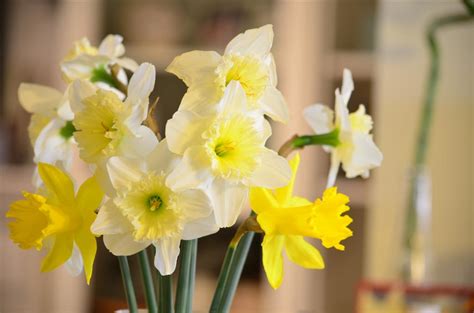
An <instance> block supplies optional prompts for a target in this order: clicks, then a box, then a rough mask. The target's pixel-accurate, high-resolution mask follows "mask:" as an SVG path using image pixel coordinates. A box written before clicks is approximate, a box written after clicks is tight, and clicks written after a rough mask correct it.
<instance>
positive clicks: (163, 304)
mask: <svg viewBox="0 0 474 313" xmlns="http://www.w3.org/2000/svg"><path fill="white" fill-rule="evenodd" d="M158 281H159V284H160V299H159V304H160V313H173V311H174V309H173V285H172V283H173V282H172V280H171V275H165V276H163V275H161V273H159V272H158Z"/></svg>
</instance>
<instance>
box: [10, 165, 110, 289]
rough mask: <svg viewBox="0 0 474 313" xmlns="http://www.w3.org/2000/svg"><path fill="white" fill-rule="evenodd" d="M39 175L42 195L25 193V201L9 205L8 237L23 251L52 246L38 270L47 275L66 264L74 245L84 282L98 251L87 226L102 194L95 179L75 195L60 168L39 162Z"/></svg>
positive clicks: (89, 181)
mask: <svg viewBox="0 0 474 313" xmlns="http://www.w3.org/2000/svg"><path fill="white" fill-rule="evenodd" d="M38 169H39V175H40V177H41V179H42V180H43V183H44V185H45V187H46V193H45V195H40V194H31V193H27V192H24V193H23V195H24V197H25V199H24V200H18V201H16V202H14V203H12V204H11V205H10V210H9V211H8V212H7V214H6V216H7V217H8V218H12V219H13V221H11V222H10V223H9V225H8V226H9V229H10V238H11V239H12V240H13V242H15V243H16V244H18V246H19V247H20V248H22V249H30V248H36V249H37V250H41V249H42V248H43V244H44V243H45V242H48V243H51V244H52V246H51V247H50V249H49V252H48V254H47V256H46V257H45V259H44V260H43V263H42V265H41V271H43V272H48V271H52V270H54V269H56V268H57V267H58V266H60V265H62V264H64V263H65V262H68V260H70V259H71V257H72V256H73V251H74V248H75V246H76V247H77V248H78V249H79V251H80V258H81V260H82V262H83V267H84V272H85V275H86V279H87V283H89V281H90V278H91V275H92V267H93V264H94V258H95V254H96V250H97V244H96V239H95V236H94V235H93V234H92V233H91V231H90V226H91V225H92V222H93V221H94V220H95V218H96V213H95V210H96V209H97V208H98V207H99V206H100V203H101V201H102V197H103V192H102V191H101V189H100V187H99V185H98V184H97V182H96V181H95V179H94V178H90V179H88V180H87V181H85V182H84V184H82V185H81V187H80V188H79V191H78V192H77V195H74V184H73V182H72V181H71V179H70V178H69V177H68V175H67V174H65V173H64V172H62V171H61V170H60V169H59V168H57V167H55V166H52V165H49V164H46V163H40V164H39V165H38Z"/></svg>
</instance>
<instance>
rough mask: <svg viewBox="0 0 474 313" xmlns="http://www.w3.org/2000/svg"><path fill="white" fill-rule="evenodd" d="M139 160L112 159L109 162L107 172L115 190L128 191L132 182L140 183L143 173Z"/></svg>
mask: <svg viewBox="0 0 474 313" xmlns="http://www.w3.org/2000/svg"><path fill="white" fill-rule="evenodd" d="M137 163H138V161H137V160H131V159H127V158H123V157H112V158H110V159H109V160H108V161H107V172H108V173H109V177H110V181H111V182H112V185H113V186H114V188H115V189H126V188H128V186H129V185H130V183H131V182H136V181H139V180H140V178H141V177H142V172H141V171H140V168H139V166H138V165H137Z"/></svg>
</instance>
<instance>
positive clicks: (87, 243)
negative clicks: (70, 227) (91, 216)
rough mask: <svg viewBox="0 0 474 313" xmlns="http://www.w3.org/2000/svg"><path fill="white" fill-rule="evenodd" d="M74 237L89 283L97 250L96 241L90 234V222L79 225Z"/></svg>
mask: <svg viewBox="0 0 474 313" xmlns="http://www.w3.org/2000/svg"><path fill="white" fill-rule="evenodd" d="M74 239H75V241H76V244H77V246H78V247H79V250H80V251H81V255H82V260H83V262H84V273H85V275H86V280H87V284H89V283H90V280H91V276H92V269H93V265H94V259H95V254H96V252H97V242H96V239H95V236H94V235H92V233H91V231H90V224H87V225H84V226H83V227H81V229H80V230H79V231H78V232H76V234H75V238H74Z"/></svg>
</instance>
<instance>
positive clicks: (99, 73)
mask: <svg viewBox="0 0 474 313" xmlns="http://www.w3.org/2000/svg"><path fill="white" fill-rule="evenodd" d="M122 41H123V37H122V36H120V35H108V36H107V37H105V39H104V40H103V41H102V42H101V44H100V45H99V47H94V46H92V45H91V44H90V42H89V40H88V39H87V38H82V39H80V40H78V41H76V42H75V43H74V45H73V47H72V48H71V50H70V51H69V53H68V54H67V55H66V56H65V57H64V59H63V61H62V62H61V71H62V73H63V76H64V79H65V80H66V82H72V81H74V80H76V79H85V80H91V81H92V82H97V83H105V84H106V85H111V82H110V81H109V77H110V69H109V68H108V66H109V65H113V64H118V65H119V66H121V67H122V68H125V69H128V70H130V71H132V72H134V71H135V70H136V69H137V67H138V64H137V63H136V62H135V61H134V60H132V59H130V58H126V57H123V55H124V54H125V47H124V46H123V44H122ZM112 85H113V84H112ZM112 87H113V86H112Z"/></svg>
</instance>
